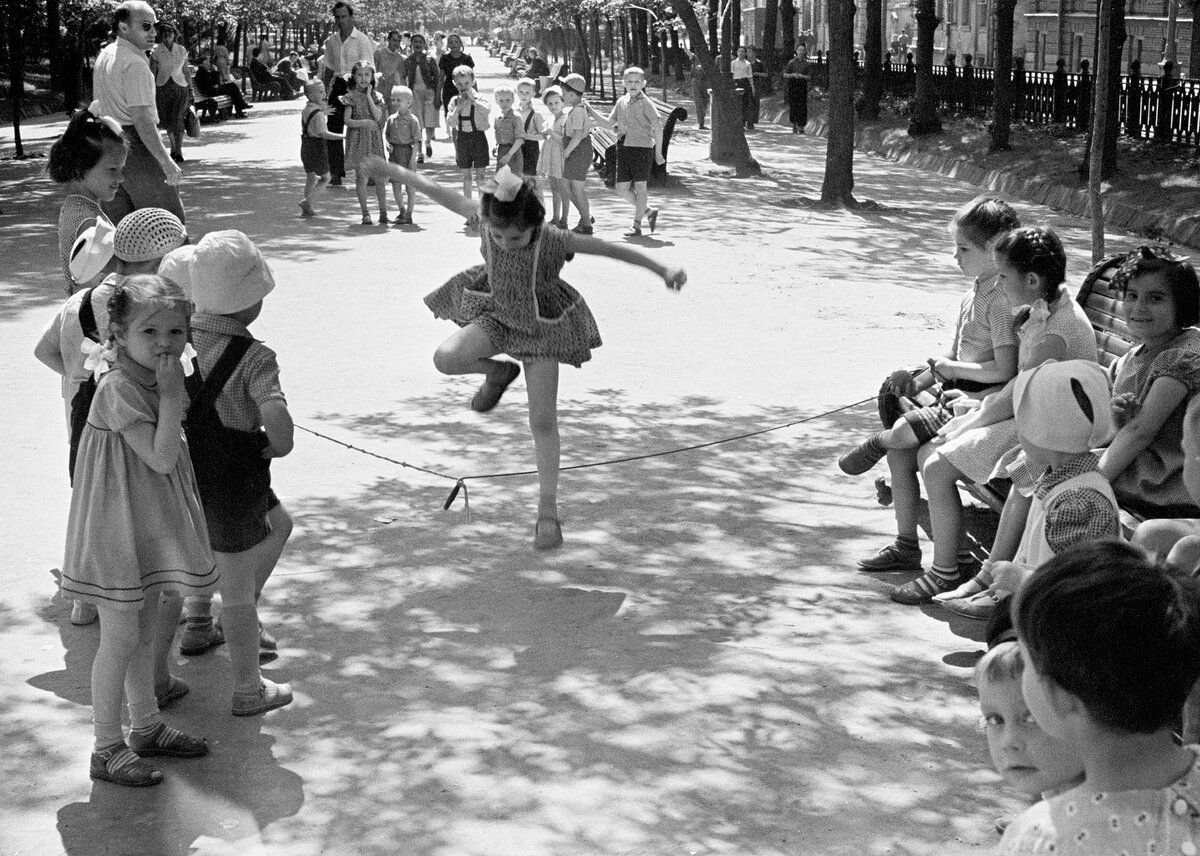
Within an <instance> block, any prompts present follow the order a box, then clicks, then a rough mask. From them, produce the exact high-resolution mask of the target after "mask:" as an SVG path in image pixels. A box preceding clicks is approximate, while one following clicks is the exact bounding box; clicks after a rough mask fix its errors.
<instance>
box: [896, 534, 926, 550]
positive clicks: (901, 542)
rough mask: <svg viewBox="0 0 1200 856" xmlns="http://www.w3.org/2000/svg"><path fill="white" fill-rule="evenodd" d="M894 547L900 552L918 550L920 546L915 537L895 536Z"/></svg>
mask: <svg viewBox="0 0 1200 856" xmlns="http://www.w3.org/2000/svg"><path fill="white" fill-rule="evenodd" d="M896 546H897V547H899V548H900V549H902V550H913V551H916V550H920V549H921V544H920V542H919V541H918V540H917V536H915V535H897V536H896Z"/></svg>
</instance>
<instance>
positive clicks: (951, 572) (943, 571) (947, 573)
mask: <svg viewBox="0 0 1200 856" xmlns="http://www.w3.org/2000/svg"><path fill="white" fill-rule="evenodd" d="M929 572H930V573H931V574H933V575H934V576H938V577H941V578H942V579H944V580H950V579H953V578H954V577H956V576H958V566H957V565H955V566H954V567H953V568H940V567H938V566H937V565H930V566H929Z"/></svg>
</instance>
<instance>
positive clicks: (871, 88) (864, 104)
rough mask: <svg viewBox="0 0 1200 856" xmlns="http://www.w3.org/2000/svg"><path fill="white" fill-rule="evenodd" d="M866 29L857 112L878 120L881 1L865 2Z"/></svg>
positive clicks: (881, 71)
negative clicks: (860, 90)
mask: <svg viewBox="0 0 1200 856" xmlns="http://www.w3.org/2000/svg"><path fill="white" fill-rule="evenodd" d="M866 16H867V27H866V34H865V36H864V38H863V57H864V65H863V91H862V101H860V102H859V112H860V113H861V114H862V117H863V118H864V119H867V120H873V119H878V118H879V101H880V99H882V98H883V65H882V63H883V20H882V19H883V0H867V8H866Z"/></svg>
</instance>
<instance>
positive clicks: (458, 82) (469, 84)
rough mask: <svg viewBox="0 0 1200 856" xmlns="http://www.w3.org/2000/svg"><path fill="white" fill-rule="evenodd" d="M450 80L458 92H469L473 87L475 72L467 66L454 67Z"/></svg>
mask: <svg viewBox="0 0 1200 856" xmlns="http://www.w3.org/2000/svg"><path fill="white" fill-rule="evenodd" d="M450 78H451V79H452V80H453V81H454V86H455V87H456V88H457V89H458V91H459V92H469V91H470V90H471V89H472V88H473V87H474V86H475V71H474V70H473V69H472V68H471V66H469V65H456V66H455V67H454V71H452V72H451V73H450Z"/></svg>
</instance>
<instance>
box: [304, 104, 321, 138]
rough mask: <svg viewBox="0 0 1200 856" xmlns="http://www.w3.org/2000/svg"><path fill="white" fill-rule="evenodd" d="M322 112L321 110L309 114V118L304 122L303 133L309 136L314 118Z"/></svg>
mask: <svg viewBox="0 0 1200 856" xmlns="http://www.w3.org/2000/svg"><path fill="white" fill-rule="evenodd" d="M320 112H321V111H320V110H319V109H317V110H313V111H312V112H311V113H309V114H308V118H307V119H305V120H304V130H303V132H302V133H304V134H308V127H309V125H311V124H312V120H313V116H315V115H317V114H318V113H320Z"/></svg>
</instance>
